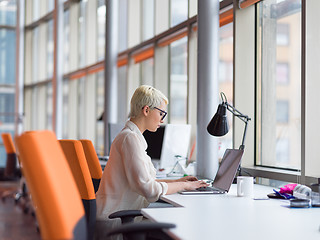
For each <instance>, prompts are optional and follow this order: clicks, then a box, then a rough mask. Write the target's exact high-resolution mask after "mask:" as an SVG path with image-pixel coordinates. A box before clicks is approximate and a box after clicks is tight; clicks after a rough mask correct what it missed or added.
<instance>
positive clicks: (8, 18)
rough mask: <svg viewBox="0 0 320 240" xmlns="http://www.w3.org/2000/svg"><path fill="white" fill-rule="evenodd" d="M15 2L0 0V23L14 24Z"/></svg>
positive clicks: (12, 0) (15, 16) (14, 0)
mask: <svg viewBox="0 0 320 240" xmlns="http://www.w3.org/2000/svg"><path fill="white" fill-rule="evenodd" d="M16 4H17V3H16V0H11V1H0V25H9V26H15V25H16V19H17V14H16V10H17V6H16Z"/></svg>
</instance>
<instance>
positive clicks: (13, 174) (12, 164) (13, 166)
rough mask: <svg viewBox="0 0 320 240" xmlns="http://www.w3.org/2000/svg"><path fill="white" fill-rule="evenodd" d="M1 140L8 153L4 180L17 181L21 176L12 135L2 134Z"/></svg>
mask: <svg viewBox="0 0 320 240" xmlns="http://www.w3.org/2000/svg"><path fill="white" fill-rule="evenodd" d="M1 138H2V141H3V145H4V148H5V150H6V153H7V163H6V168H5V170H4V178H5V180H16V179H17V178H18V177H20V175H21V174H20V173H19V170H18V168H17V163H18V161H17V156H16V148H15V146H14V144H13V141H12V137H11V134H10V133H2V134H1Z"/></svg>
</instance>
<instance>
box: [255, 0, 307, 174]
mask: <svg viewBox="0 0 320 240" xmlns="http://www.w3.org/2000/svg"><path fill="white" fill-rule="evenodd" d="M291 2H292V1H290V0H283V1H273V0H272V1H271V0H265V1H261V2H260V3H259V4H258V19H257V20H258V24H257V26H258V38H257V41H258V44H257V46H258V63H257V64H258V65H257V66H258V71H257V72H258V84H257V86H258V88H257V96H258V99H257V101H258V112H259V116H258V117H257V120H258V121H257V125H258V126H257V127H258V129H257V131H256V132H257V138H256V139H257V141H258V142H257V145H258V149H259V153H258V156H257V164H258V165H265V166H273V167H280V168H290V169H300V156H301V1H295V4H292V3H291ZM289 66H290V68H289Z"/></svg>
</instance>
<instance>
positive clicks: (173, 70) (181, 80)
mask: <svg viewBox="0 0 320 240" xmlns="http://www.w3.org/2000/svg"><path fill="white" fill-rule="evenodd" d="M187 40H188V38H187V37H183V38H181V39H179V40H177V41H175V42H173V43H171V45H170V64H171V65H170V66H171V67H170V100H169V102H170V105H169V109H170V110H169V111H170V113H169V118H170V123H179V124H185V123H187V107H188V105H187V92H188V69H187V55H188V52H187Z"/></svg>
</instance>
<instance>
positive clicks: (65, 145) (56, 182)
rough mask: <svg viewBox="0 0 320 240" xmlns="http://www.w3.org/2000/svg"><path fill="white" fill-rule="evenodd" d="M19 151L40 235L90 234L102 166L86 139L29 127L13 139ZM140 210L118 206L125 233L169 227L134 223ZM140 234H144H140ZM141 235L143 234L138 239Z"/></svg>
mask: <svg viewBox="0 0 320 240" xmlns="http://www.w3.org/2000/svg"><path fill="white" fill-rule="evenodd" d="M15 142H16V146H17V149H18V154H19V157H20V161H21V166H22V169H23V174H24V176H25V178H26V181H27V184H28V188H29V190H30V193H31V196H32V200H33V203H34V205H35V209H36V217H37V220H38V223H39V228H40V233H41V237H42V238H43V239H92V238H93V233H94V228H95V218H96V199H95V192H96V191H97V190H98V187H99V183H100V179H101V176H102V169H101V166H100V164H99V159H98V157H97V155H96V153H95V149H94V147H93V144H92V142H91V141H90V140H80V141H78V140H57V138H56V136H55V134H54V133H53V132H51V131H29V132H25V133H23V134H22V135H20V136H17V137H16V138H15ZM136 215H141V213H140V211H121V212H118V213H115V214H113V216H111V217H113V218H115V217H120V218H122V223H125V224H123V225H122V226H121V227H120V228H117V229H112V230H111V231H110V233H109V234H110V235H111V234H118V233H122V234H123V236H124V238H128V239H144V238H145V237H146V236H147V234H148V232H153V231H159V229H163V228H169V227H173V225H170V224H152V225H151V226H149V225H145V224H139V223H127V222H132V221H133V219H134V217H135V216H136ZM142 233H143V235H141V234H142ZM141 237H142V238H141Z"/></svg>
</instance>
